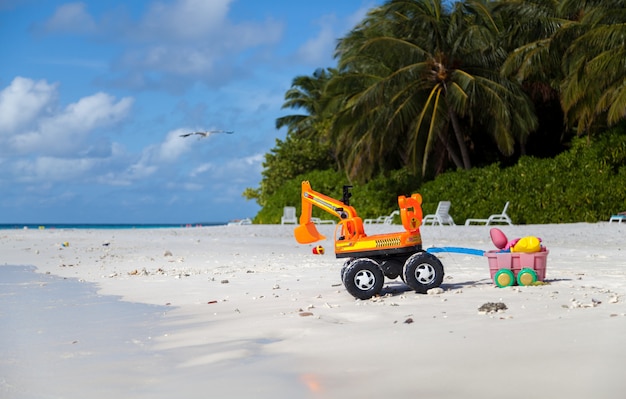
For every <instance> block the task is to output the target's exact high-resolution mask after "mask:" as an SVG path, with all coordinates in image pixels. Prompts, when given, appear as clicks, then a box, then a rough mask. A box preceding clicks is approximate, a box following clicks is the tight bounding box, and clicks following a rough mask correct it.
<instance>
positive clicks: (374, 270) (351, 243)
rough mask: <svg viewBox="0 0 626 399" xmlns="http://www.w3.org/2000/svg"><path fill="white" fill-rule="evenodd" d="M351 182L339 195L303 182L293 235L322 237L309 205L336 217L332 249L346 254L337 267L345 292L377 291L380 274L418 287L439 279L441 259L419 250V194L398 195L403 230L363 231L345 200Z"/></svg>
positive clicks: (364, 294) (307, 239) (422, 289)
mask: <svg viewBox="0 0 626 399" xmlns="http://www.w3.org/2000/svg"><path fill="white" fill-rule="evenodd" d="M349 189H350V186H344V187H343V199H342V201H338V200H336V199H334V198H330V197H328V196H326V195H324V194H321V193H318V192H316V191H313V189H312V188H311V184H310V183H309V182H308V181H303V182H302V214H301V215H300V225H299V226H298V227H296V229H295V231H294V235H295V237H296V241H298V242H299V243H300V244H310V243H313V242H316V241H319V240H323V239H325V238H326V237H324V236H323V235H322V234H320V233H319V232H318V231H317V227H316V226H315V224H314V223H313V222H312V221H311V214H312V209H313V205H315V206H317V207H318V208H321V209H323V210H325V211H326V212H328V213H331V214H333V215H335V216H337V217H338V218H339V223H338V225H337V227H336V229H335V255H336V256H337V258H348V259H347V260H346V262H345V263H344V265H343V267H342V269H341V278H342V281H343V284H344V286H345V287H346V289H347V290H348V292H349V293H350V294H352V295H353V296H354V297H356V298H359V299H368V298H371V297H372V296H374V295H376V294H378V293H380V291H381V289H382V287H383V284H384V280H385V276H387V277H388V278H391V279H395V278H397V277H398V276H401V278H402V280H403V281H405V282H406V284H407V285H408V286H409V287H411V288H412V289H414V290H415V291H417V292H419V293H426V291H428V290H429V289H431V288H435V287H439V285H441V282H442V281H443V276H444V271H443V265H442V264H441V262H440V261H439V259H438V258H437V257H436V256H434V255H432V254H429V253H427V252H425V251H423V250H422V237H421V235H420V230H419V227H420V226H421V224H422V196H421V195H419V194H413V195H412V196H411V197H405V196H404V195H401V196H399V197H398V205H399V206H400V217H401V219H402V225H403V227H404V230H405V231H403V232H399V233H388V234H378V235H372V236H368V235H367V234H365V231H364V230H363V221H362V220H361V218H360V217H359V216H358V215H357V212H356V210H355V209H354V208H353V207H351V206H350V203H349V200H350V196H351V195H352V194H351V193H350V192H349Z"/></svg>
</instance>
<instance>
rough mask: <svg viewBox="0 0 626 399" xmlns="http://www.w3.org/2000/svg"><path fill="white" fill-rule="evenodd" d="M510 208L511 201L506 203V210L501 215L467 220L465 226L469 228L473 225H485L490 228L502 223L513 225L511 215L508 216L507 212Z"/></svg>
mask: <svg viewBox="0 0 626 399" xmlns="http://www.w3.org/2000/svg"><path fill="white" fill-rule="evenodd" d="M508 208H509V201H507V202H506V204H504V209H502V212H501V213H496V214H494V215H491V216H489V217H488V218H487V219H467V220H466V221H465V225H466V226H469V225H471V224H472V223H476V224H484V225H485V226H489V225H491V224H497V223H501V224H505V223H506V224H508V225H511V226H512V225H513V222H512V221H511V218H510V217H509V215H507V214H506V210H507V209H508Z"/></svg>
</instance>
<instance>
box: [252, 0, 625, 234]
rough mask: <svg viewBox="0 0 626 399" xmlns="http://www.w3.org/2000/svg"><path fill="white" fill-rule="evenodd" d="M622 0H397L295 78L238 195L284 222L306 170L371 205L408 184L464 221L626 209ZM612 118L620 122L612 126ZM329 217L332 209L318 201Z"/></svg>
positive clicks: (601, 214)
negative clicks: (329, 64)
mask: <svg viewBox="0 0 626 399" xmlns="http://www.w3.org/2000/svg"><path fill="white" fill-rule="evenodd" d="M624 37H626V7H624V1H623V0H586V1H580V0H525V1H520V0H500V1H492V0H464V1H458V2H455V3H454V4H452V5H450V4H448V2H447V1H443V0H391V1H388V2H387V3H385V4H384V5H383V6H381V7H378V8H375V9H372V10H371V11H370V12H369V13H368V15H367V16H366V17H365V18H364V20H363V21H361V23H359V24H358V25H357V26H356V27H355V28H354V29H353V30H352V31H351V32H349V33H348V34H347V35H346V36H345V37H344V38H341V39H340V40H339V43H338V45H337V51H336V58H337V68H336V69H334V68H327V69H319V70H317V71H315V72H314V74H313V75H312V76H298V77H296V78H294V80H293V84H292V88H291V89H290V90H288V91H287V93H286V94H285V103H284V108H289V109H294V110H295V109H298V110H301V111H303V112H302V114H294V115H287V116H285V117H282V118H279V119H278V120H277V124H276V126H277V128H281V127H286V128H287V129H288V130H287V136H286V138H285V140H284V141H282V140H277V144H276V147H275V148H274V149H272V151H271V152H270V153H269V154H267V155H266V159H265V163H264V168H265V169H264V172H263V179H262V182H261V185H260V187H259V188H257V189H248V190H246V192H245V193H244V195H245V196H246V197H247V198H249V199H254V200H256V201H257V202H258V203H259V204H260V205H261V206H262V207H263V209H262V210H261V211H260V212H259V214H258V215H257V216H256V218H255V222H257V223H277V222H278V221H279V220H280V215H281V213H282V208H283V207H284V206H286V205H295V206H298V207H299V205H300V182H301V181H302V180H310V181H311V183H312V186H313V189H315V190H317V191H320V192H323V193H325V194H327V195H330V196H333V197H335V198H341V188H342V186H343V185H344V184H352V185H354V189H353V203H352V204H353V205H354V206H355V207H356V208H357V210H358V211H359V214H360V215H361V216H362V217H364V218H366V217H375V216H378V215H384V214H388V213H390V212H391V211H392V210H393V209H395V208H397V204H396V203H395V201H396V197H397V195H399V194H410V193H412V192H421V193H422V195H423V197H424V211H425V212H426V213H429V212H433V211H434V210H435V207H436V206H437V202H438V201H440V200H444V199H445V200H450V201H452V210H451V214H452V215H453V217H455V219H456V220H457V221H459V222H462V221H464V220H465V219H466V218H470V217H485V216H487V215H490V214H492V213H496V212H499V211H500V210H501V209H502V207H503V206H504V203H505V202H506V201H510V202H511V205H510V208H509V211H508V213H509V215H511V217H512V218H513V220H514V221H515V222H516V223H550V222H552V223H555V222H577V221H588V222H592V221H597V220H606V219H607V218H608V216H609V215H610V214H611V213H614V212H617V211H620V210H626V193H625V192H624V191H625V188H624V187H626V170H625V166H624V165H625V164H626V162H625V161H626V149H625V147H626V139H625V135H626V134H625V133H624V124H623V121H624V119H625V116H626V63H625V62H624V60H626V54H625V53H626V49H625V47H624V45H623V42H624ZM612 126H615V128H613V129H611V127H612ZM317 216H319V217H322V218H325V217H329V215H321V214H319V215H317Z"/></svg>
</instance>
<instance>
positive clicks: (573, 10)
mask: <svg viewBox="0 0 626 399" xmlns="http://www.w3.org/2000/svg"><path fill="white" fill-rule="evenodd" d="M562 7H563V8H562V9H563V12H568V13H570V14H571V15H576V16H578V17H579V23H580V26H581V28H579V30H578V32H579V33H580V34H579V36H578V37H577V38H576V40H574V41H573V42H572V44H571V46H569V48H568V49H567V51H566V52H565V56H564V58H563V63H564V65H563V68H564V71H565V73H566V76H565V79H564V80H563V82H562V84H561V93H562V97H561V102H562V106H563V109H564V111H565V112H566V114H567V118H568V123H569V124H570V125H572V126H576V127H577V130H578V133H579V134H581V133H583V132H587V133H590V132H591V130H592V129H593V128H594V126H604V125H609V126H611V125H614V124H616V123H618V122H620V121H622V120H624V119H625V118H626V48H625V46H624V42H625V41H626V4H625V2H624V1H623V0H603V1H599V0H594V1H590V0H588V1H584V2H580V1H579V2H574V1H572V0H566V1H564V2H563V6H562Z"/></svg>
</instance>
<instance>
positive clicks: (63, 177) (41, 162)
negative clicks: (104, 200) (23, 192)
mask: <svg viewBox="0 0 626 399" xmlns="http://www.w3.org/2000/svg"><path fill="white" fill-rule="evenodd" d="M93 166H94V160H93V159H88V158H83V159H63V158H53V157H40V158H37V159H34V160H33V159H19V160H16V161H15V162H14V165H13V166H12V169H13V172H14V174H15V176H16V179H17V180H18V181H20V182H23V183H24V182H26V183H30V182H40V181H45V182H47V183H52V182H59V181H67V180H72V179H75V178H78V177H81V176H83V175H84V174H86V173H88V172H89V171H90V170H91V169H92V168H93Z"/></svg>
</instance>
